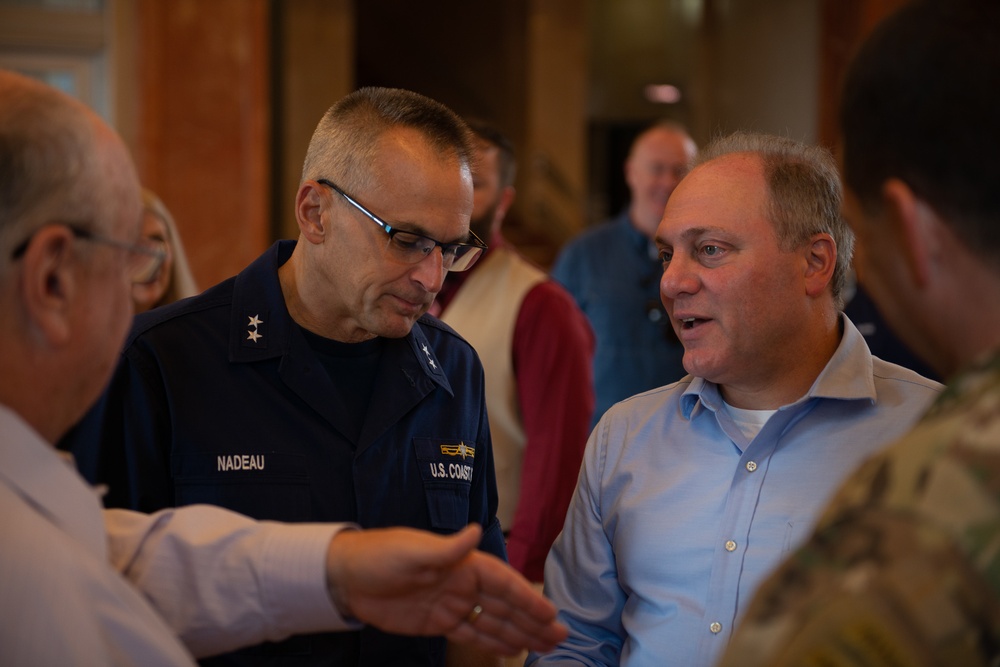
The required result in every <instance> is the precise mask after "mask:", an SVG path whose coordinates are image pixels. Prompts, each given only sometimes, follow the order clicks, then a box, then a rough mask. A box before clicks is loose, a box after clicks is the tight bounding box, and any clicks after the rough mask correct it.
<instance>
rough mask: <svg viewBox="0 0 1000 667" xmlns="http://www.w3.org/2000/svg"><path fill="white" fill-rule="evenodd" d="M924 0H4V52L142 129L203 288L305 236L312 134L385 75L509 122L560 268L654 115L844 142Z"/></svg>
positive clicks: (526, 195)
mask: <svg viewBox="0 0 1000 667" xmlns="http://www.w3.org/2000/svg"><path fill="white" fill-rule="evenodd" d="M904 1H905V0H502V1H499V2H486V1H482V0H434V1H433V2H420V3H416V2H401V1H400V0H356V1H352V0H0V67H8V68H13V69H17V70H20V71H24V72H28V73H31V74H33V75H35V76H39V77H42V78H45V79H47V80H49V81H50V82H52V83H53V84H55V85H58V86H60V87H61V88H63V89H65V90H67V91H68V92H71V93H73V94H75V95H77V96H79V97H80V98H81V99H84V100H85V101H86V102H88V103H89V104H90V105H91V106H93V107H94V108H95V109H97V110H98V111H99V112H100V113H101V114H103V115H104V116H105V117H106V118H107V119H108V120H109V121H110V122H111V123H112V124H113V125H114V126H115V127H116V128H117V129H118V130H119V131H120V132H121V134H122V135H123V136H124V137H125V139H126V141H127V143H128V144H129V146H130V148H131V150H132V151H133V154H134V156H135V159H136V163H137V165H138V167H139V171H140V176H141V178H142V179H143V181H144V183H145V184H146V185H147V186H149V187H151V188H152V189H153V190H154V191H156V192H157V193H158V194H159V195H160V196H161V198H162V199H163V200H164V202H166V204H167V206H168V208H170V210H171V211H172V212H173V214H174V216H175V218H176V219H177V222H178V225H179V227H180V231H181V235H182V237H183V239H184V243H185V246H186V247H187V250H188V253H189V255H190V258H191V262H192V265H193V267H194V270H195V273H196V277H197V279H198V281H199V284H200V285H201V286H202V287H207V286H209V285H211V284H213V283H215V282H217V281H219V280H222V279H224V278H226V277H228V276H230V275H232V274H234V273H236V272H237V271H239V270H240V269H241V268H242V267H243V266H245V265H246V264H247V263H249V262H250V261H251V260H252V259H253V258H254V257H256V256H257V255H258V254H259V253H260V252H261V251H262V250H263V249H264V248H265V247H267V245H269V244H270V242H271V241H272V240H273V239H275V238H287V237H294V236H295V235H296V230H295V227H294V218H293V217H292V213H291V212H292V201H293V197H294V194H295V189H296V187H297V184H298V180H299V172H300V169H301V164H302V159H303V157H304V154H305V148H306V145H307V143H308V140H309V136H310V134H311V133H312V130H313V128H314V127H315V125H316V122H317V121H318V120H319V118H320V116H321V115H322V113H323V112H324V111H325V110H326V108H327V107H329V105H330V104H332V103H333V102H334V101H336V100H337V99H338V98H340V97H341V96H343V95H344V94H346V93H347V92H349V91H350V90H352V89H354V88H355V87H358V86H365V85H385V86H399V87H404V88H410V89H412V90H416V91H418V92H421V93H424V94H426V95H429V96H431V97H434V98H435V99H438V100H440V101H442V102H444V103H445V104H447V105H448V106H450V107H452V108H453V109H454V110H455V111H457V112H459V113H460V114H463V115H476V116H480V117H485V118H488V119H490V120H492V121H494V122H495V123H497V124H498V125H500V126H501V127H502V128H504V129H505V130H506V132H507V133H508V134H509V135H510V136H511V138H512V140H513V141H514V144H515V147H516V149H517V151H518V155H519V162H520V172H519V176H518V182H517V188H518V200H517V203H516V205H515V208H514V210H513V211H512V213H511V216H510V217H509V219H508V222H507V223H506V224H505V230H506V232H507V235H508V236H509V237H510V238H511V240H513V241H514V242H515V243H516V244H517V245H518V246H520V247H521V249H522V250H523V251H524V252H525V253H526V254H528V255H529V256H530V257H532V258H534V259H535V260H536V261H537V262H538V263H540V264H541V265H543V266H547V265H548V264H549V263H550V262H551V261H552V259H553V257H554V256H555V253H556V252H557V251H558V248H559V247H560V246H561V244H562V243H564V242H565V241H566V240H567V239H568V238H570V237H571V236H572V235H573V234H575V233H576V232H578V231H579V230H580V229H582V228H583V227H584V226H586V225H589V224H598V223H599V222H600V221H601V220H602V219H604V218H605V217H607V216H609V215H612V214H614V213H616V212H618V210H620V208H621V207H622V206H623V205H624V204H625V201H626V197H627V194H626V191H625V189H624V183H623V181H622V176H621V173H622V170H621V164H622V160H623V159H624V155H625V151H626V150H627V147H628V144H629V142H630V141H631V139H632V137H633V136H634V134H635V133H636V132H637V131H638V129H639V128H641V127H642V126H644V125H645V124H647V123H649V122H650V121H652V120H654V119H657V118H663V117H665V118H671V119H674V120H677V121H679V122H681V123H684V124H685V125H687V126H688V127H689V128H690V129H691V132H692V135H693V136H694V137H695V139H696V140H697V141H698V142H699V143H704V142H706V141H707V140H708V139H710V138H711V137H712V136H714V135H715V134H718V133H721V132H727V131H732V130H736V129H751V130H760V131H766V132H774V133H779V134H783V135H787V136H790V137H792V138H795V139H800V140H805V141H809V142H815V143H821V144H824V145H827V146H830V147H834V146H835V142H836V123H835V117H834V111H835V108H836V98H837V88H838V85H839V80H840V76H841V74H842V72H843V70H844V66H845V65H846V62H847V60H848V59H849V57H850V54H851V51H852V49H853V48H854V46H855V45H856V44H857V43H858V42H859V40H860V39H861V38H862V37H863V36H864V35H865V34H866V33H867V31H868V30H870V29H871V27H872V26H873V25H874V24H875V23H876V22H877V21H878V20H879V19H880V18H882V17H883V16H884V15H886V14H887V13H888V12H890V11H891V10H892V9H894V8H895V7H897V6H899V5H901V4H903V2H904ZM0 104H2V100H0Z"/></svg>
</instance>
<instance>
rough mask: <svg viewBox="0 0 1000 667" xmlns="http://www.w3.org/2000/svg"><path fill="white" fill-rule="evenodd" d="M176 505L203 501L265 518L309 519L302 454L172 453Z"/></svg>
mask: <svg viewBox="0 0 1000 667" xmlns="http://www.w3.org/2000/svg"><path fill="white" fill-rule="evenodd" d="M172 467H173V471H174V497H175V500H176V504H177V505H178V506H182V505H194V504H200V503H204V504H208V505H216V506H218V507H225V508H226V509H230V510H233V511H234V512H239V513H240V514H245V515H247V516H249V517H253V518H254V519H263V520H270V521H292V522H295V521H310V520H312V516H311V515H312V513H311V509H310V508H311V502H310V495H309V474H308V472H307V465H306V460H305V457H303V456H298V455H294V454H283V453H280V452H255V453H245V454H232V453H228V452H227V453H207V452H190V453H184V454H175V455H174V456H173V459H172Z"/></svg>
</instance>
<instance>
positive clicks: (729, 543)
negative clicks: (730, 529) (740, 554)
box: [726, 540, 736, 551]
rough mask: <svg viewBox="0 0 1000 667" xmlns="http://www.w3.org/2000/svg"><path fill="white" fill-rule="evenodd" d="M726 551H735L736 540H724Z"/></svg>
mask: <svg viewBox="0 0 1000 667" xmlns="http://www.w3.org/2000/svg"><path fill="white" fill-rule="evenodd" d="M726 551H736V542H733V541H732V540H726Z"/></svg>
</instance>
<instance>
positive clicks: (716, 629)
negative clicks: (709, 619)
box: [708, 621, 722, 635]
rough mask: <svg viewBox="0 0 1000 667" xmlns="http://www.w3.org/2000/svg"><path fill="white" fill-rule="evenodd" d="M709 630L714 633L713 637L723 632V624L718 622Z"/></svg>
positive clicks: (709, 627)
mask: <svg viewBox="0 0 1000 667" xmlns="http://www.w3.org/2000/svg"><path fill="white" fill-rule="evenodd" d="M708 629H709V630H711V631H712V634H713V635H717V634H719V633H720V632H722V623H719V622H718V621H716V622H715V623H712V625H710V626H708Z"/></svg>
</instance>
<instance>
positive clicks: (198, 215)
mask: <svg viewBox="0 0 1000 667" xmlns="http://www.w3.org/2000/svg"><path fill="white" fill-rule="evenodd" d="M123 11H124V12H125V13H124V14H123V17H125V18H123V19H121V20H128V21H133V22H134V23H133V25H134V29H133V30H132V31H128V30H127V27H128V26H127V25H126V26H122V25H121V24H120V23H119V25H118V26H117V29H118V30H119V31H120V32H119V34H122V33H124V34H123V44H122V48H121V50H120V52H119V57H120V58H130V57H134V58H135V61H134V64H133V63H131V62H129V63H123V64H120V65H119V68H118V69H119V71H120V72H122V73H123V75H124V76H131V75H134V77H135V78H134V80H133V81H128V80H125V81H122V82H121V85H122V90H121V91H120V95H121V96H123V97H124V99H128V98H130V101H128V102H126V101H124V99H122V100H120V102H119V104H118V108H119V109H121V110H123V111H124V114H125V117H124V118H123V119H122V121H123V127H124V128H125V129H126V132H127V133H128V135H131V136H129V141H130V143H131V144H132V149H133V152H134V155H135V159H136V163H137V165H138V167H139V175H140V178H141V179H142V180H143V182H144V184H145V185H147V186H148V187H150V188H151V189H153V190H154V191H155V192H156V193H157V194H158V195H160V197H161V198H162V199H163V201H164V203H166V205H167V208H169V209H170V211H171V213H173V215H174V217H175V218H176V220H177V224H178V227H179V228H180V233H181V237H182V240H183V242H184V246H185V249H186V250H187V253H188V255H189V258H190V260H191V265H192V267H193V269H194V272H195V277H196V279H197V280H198V284H199V287H202V288H206V287H209V286H211V285H212V284H214V283H216V282H218V281H220V280H222V279H224V278H227V277H229V276H231V275H233V274H235V273H237V272H238V271H239V270H240V269H242V268H243V267H244V266H246V264H248V263H249V262H250V261H251V260H253V259H254V258H255V257H256V256H257V255H258V254H260V252H262V251H263V249H264V248H266V247H267V245H268V244H269V243H270V241H271V237H272V233H271V224H270V219H269V218H270V211H271V205H270V181H271V176H270V174H271V171H270V170H271V167H270V164H271V149H270V111H269V109H270V83H269V82H270V38H269V27H268V26H269V21H270V15H269V4H268V2H267V0H212V2H202V1H200V0H135V1H134V2H133V3H131V5H129V6H127V7H125V9H124V10H123ZM130 52H132V53H131V55H130Z"/></svg>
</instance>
